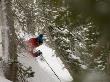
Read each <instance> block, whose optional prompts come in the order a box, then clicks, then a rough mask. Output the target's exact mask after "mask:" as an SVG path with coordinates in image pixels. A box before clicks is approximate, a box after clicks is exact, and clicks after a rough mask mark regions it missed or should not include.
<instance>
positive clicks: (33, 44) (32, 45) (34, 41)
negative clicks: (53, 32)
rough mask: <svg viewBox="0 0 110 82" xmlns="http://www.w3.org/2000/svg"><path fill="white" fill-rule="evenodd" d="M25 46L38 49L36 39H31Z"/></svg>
mask: <svg viewBox="0 0 110 82" xmlns="http://www.w3.org/2000/svg"><path fill="white" fill-rule="evenodd" d="M27 44H28V45H29V46H31V47H38V46H39V42H38V41H37V39H36V38H31V39H29V40H28V41H27Z"/></svg>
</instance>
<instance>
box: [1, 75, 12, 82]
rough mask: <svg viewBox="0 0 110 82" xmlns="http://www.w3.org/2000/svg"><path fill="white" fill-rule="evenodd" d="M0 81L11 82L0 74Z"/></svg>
mask: <svg viewBox="0 0 110 82" xmlns="http://www.w3.org/2000/svg"><path fill="white" fill-rule="evenodd" d="M0 82H11V81H9V80H7V79H6V78H4V77H1V76H0Z"/></svg>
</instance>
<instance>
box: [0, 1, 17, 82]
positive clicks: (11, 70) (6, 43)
mask: <svg viewBox="0 0 110 82" xmlns="http://www.w3.org/2000/svg"><path fill="white" fill-rule="evenodd" d="M1 5H2V30H3V31H2V34H3V35H2V37H3V56H4V58H3V59H4V61H7V60H8V61H7V63H8V64H7V65H8V66H6V68H5V70H6V71H5V76H6V78H7V79H9V80H11V81H13V82H16V81H17V63H16V61H17V45H16V39H17V37H16V33H15V29H14V18H13V14H12V9H11V0H2V1H1ZM10 61H11V63H10V64H9V62H10Z"/></svg>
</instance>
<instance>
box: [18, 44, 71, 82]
mask: <svg viewBox="0 0 110 82" xmlns="http://www.w3.org/2000/svg"><path fill="white" fill-rule="evenodd" d="M37 50H41V51H42V52H43V56H44V58H45V59H46V61H47V62H48V64H49V65H50V66H51V67H52V69H53V70H54V72H55V73H56V74H57V75H58V77H59V78H60V80H61V81H60V80H59V79H58V78H57V76H56V75H55V74H54V73H53V71H52V70H51V69H50V68H49V66H48V64H47V63H46V62H45V61H41V60H40V59H41V57H38V58H33V57H32V56H31V55H30V54H29V53H27V52H23V53H22V54H20V57H19V61H20V62H21V63H22V64H23V65H25V66H27V67H29V66H31V67H32V70H33V71H34V72H35V76H34V78H30V79H29V82H71V80H72V77H71V76H70V74H69V72H68V71H67V69H65V68H63V67H64V65H63V64H62V62H61V60H60V59H59V58H57V57H56V56H53V55H54V54H55V53H54V51H53V50H52V49H51V48H49V47H47V46H46V45H45V44H43V45H42V46H40V47H38V48H37ZM23 55H24V56H23Z"/></svg>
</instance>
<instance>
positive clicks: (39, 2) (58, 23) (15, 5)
mask: <svg viewBox="0 0 110 82" xmlns="http://www.w3.org/2000/svg"><path fill="white" fill-rule="evenodd" d="M0 2H1V3H0V4H1V5H4V6H5V7H6V8H5V10H4V11H5V13H6V19H5V20H7V23H6V24H7V26H8V27H9V28H8V34H9V36H8V38H9V43H8V44H9V49H8V50H9V60H13V61H14V63H12V64H10V65H9V67H10V69H8V73H10V71H12V69H14V70H15V71H14V72H13V75H12V76H8V77H7V78H8V79H10V80H12V81H13V82H18V78H17V77H18V76H19V75H18V76H17V71H18V69H22V66H20V64H19V65H18V66H17V63H18V62H17V56H18V55H17V52H18V51H17V50H19V49H18V48H19V47H17V44H18V43H19V42H20V43H21V44H19V46H20V48H21V47H23V44H22V39H23V38H22V37H19V35H20V32H21V31H22V32H24V33H25V34H30V35H35V33H36V32H37V33H38V34H39V33H45V34H46V35H47V39H48V41H46V43H47V44H48V45H49V46H50V47H51V48H52V49H54V50H55V52H56V54H57V56H58V57H60V58H61V60H62V61H63V63H64V65H65V68H67V69H68V70H69V73H70V74H71V76H72V77H73V79H74V80H73V82H83V79H84V77H83V76H84V75H86V74H87V73H89V72H91V71H97V72H103V73H104V74H106V75H107V76H108V77H110V35H109V32H110V1H109V0H1V1H0ZM4 3H5V4H4ZM1 7H3V6H1ZM3 15H4V14H3ZM19 66H20V67H19ZM27 69H28V68H27ZM23 70H24V69H23ZM23 70H22V71H23ZM9 77H10V78H9ZM11 77H16V78H11ZM15 79H16V80H15ZM19 82H26V81H19ZM104 82H109V79H106V80H105V81H104Z"/></svg>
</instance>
